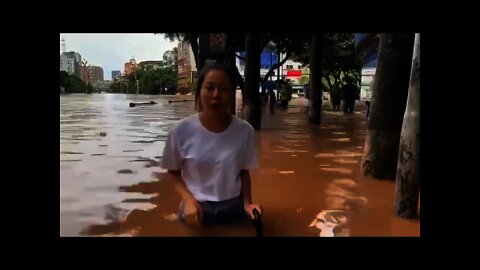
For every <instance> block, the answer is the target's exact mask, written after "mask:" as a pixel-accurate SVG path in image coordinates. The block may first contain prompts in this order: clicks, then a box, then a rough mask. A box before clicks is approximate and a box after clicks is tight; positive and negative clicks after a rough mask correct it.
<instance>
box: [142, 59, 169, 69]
mask: <svg viewBox="0 0 480 270" xmlns="http://www.w3.org/2000/svg"><path fill="white" fill-rule="evenodd" d="M164 66H165V63H164V62H163V61H157V60H151V61H142V62H140V63H138V67H139V68H141V69H143V70H148V69H159V68H162V67H164Z"/></svg>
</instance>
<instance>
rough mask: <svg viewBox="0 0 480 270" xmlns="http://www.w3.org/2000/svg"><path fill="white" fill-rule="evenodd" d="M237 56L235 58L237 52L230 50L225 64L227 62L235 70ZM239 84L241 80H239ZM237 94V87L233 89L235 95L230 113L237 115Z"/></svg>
mask: <svg viewBox="0 0 480 270" xmlns="http://www.w3.org/2000/svg"><path fill="white" fill-rule="evenodd" d="M235 60H236V58H235V52H233V53H231V52H228V53H227V55H226V61H225V64H227V65H228V66H229V67H230V69H231V70H232V71H234V70H235V69H236V67H237V65H236V61H235ZM235 75H236V74H235ZM237 83H238V84H239V83H240V82H237ZM236 96H237V89H236V88H235V89H234V91H233V97H232V107H231V108H230V113H231V114H232V115H237V110H236Z"/></svg>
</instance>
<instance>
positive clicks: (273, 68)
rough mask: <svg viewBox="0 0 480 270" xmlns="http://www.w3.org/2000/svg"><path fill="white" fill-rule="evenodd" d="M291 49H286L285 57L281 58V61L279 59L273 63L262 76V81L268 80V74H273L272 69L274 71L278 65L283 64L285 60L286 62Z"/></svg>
mask: <svg viewBox="0 0 480 270" xmlns="http://www.w3.org/2000/svg"><path fill="white" fill-rule="evenodd" d="M291 53H292V52H291V51H290V50H288V51H287V54H286V55H285V58H283V60H282V61H280V62H279V63H276V64H275V65H273V66H272V67H271V68H270V70H269V71H268V72H267V74H265V77H263V81H266V80H268V78H270V76H272V74H273V71H275V69H277V68H278V67H280V66H282V65H283V64H285V62H287V60H288V59H289V58H290V55H291Z"/></svg>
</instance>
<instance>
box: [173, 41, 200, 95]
mask: <svg viewBox="0 0 480 270" xmlns="http://www.w3.org/2000/svg"><path fill="white" fill-rule="evenodd" d="M177 52H178V81H177V92H179V93H182V94H184V93H187V92H192V91H193V85H194V83H195V81H196V77H197V66H196V63H195V56H194V55H193V51H192V46H190V43H189V42H188V41H186V40H185V41H181V42H179V43H178V46H177Z"/></svg>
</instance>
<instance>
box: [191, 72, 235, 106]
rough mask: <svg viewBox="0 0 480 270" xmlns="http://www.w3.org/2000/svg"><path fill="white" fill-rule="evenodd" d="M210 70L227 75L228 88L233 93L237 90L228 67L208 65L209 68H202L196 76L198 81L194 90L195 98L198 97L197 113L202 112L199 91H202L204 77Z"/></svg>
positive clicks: (233, 75)
mask: <svg viewBox="0 0 480 270" xmlns="http://www.w3.org/2000/svg"><path fill="white" fill-rule="evenodd" d="M212 70H218V71H222V72H223V73H225V74H226V75H227V77H228V82H229V83H230V84H229V86H230V89H231V90H232V92H233V93H235V91H236V89H237V80H236V76H235V74H234V73H233V71H232V69H231V68H230V67H229V66H227V65H223V64H215V65H209V66H206V67H204V68H202V70H201V71H200V73H199V75H198V81H197V85H196V89H195V96H196V97H198V102H199V103H198V110H199V111H201V110H202V104H201V102H200V90H201V89H202V84H203V81H205V77H206V76H207V74H208V73H209V72H210V71H212Z"/></svg>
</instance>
